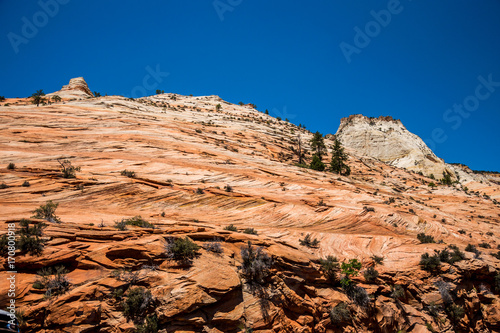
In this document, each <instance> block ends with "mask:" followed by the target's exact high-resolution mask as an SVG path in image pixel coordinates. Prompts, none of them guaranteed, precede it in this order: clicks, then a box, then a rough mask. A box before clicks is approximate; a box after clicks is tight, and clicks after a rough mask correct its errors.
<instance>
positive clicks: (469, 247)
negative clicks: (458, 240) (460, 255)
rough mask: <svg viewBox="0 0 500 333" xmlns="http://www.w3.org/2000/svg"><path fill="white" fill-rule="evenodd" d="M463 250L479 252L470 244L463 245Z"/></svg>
mask: <svg viewBox="0 0 500 333" xmlns="http://www.w3.org/2000/svg"><path fill="white" fill-rule="evenodd" d="M465 251H467V252H472V253H475V254H479V250H478V249H477V248H476V247H475V246H474V245H472V244H467V246H466V247H465Z"/></svg>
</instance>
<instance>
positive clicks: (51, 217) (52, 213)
mask: <svg viewBox="0 0 500 333" xmlns="http://www.w3.org/2000/svg"><path fill="white" fill-rule="evenodd" d="M57 206H59V204H58V203H53V202H52V200H49V201H47V202H46V203H45V205H41V206H40V207H39V208H37V209H35V210H34V211H33V214H34V215H33V218H36V219H44V220H47V221H49V222H57V223H60V222H61V220H60V219H59V218H58V217H57V216H56V209H57Z"/></svg>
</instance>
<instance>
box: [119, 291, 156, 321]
mask: <svg viewBox="0 0 500 333" xmlns="http://www.w3.org/2000/svg"><path fill="white" fill-rule="evenodd" d="M153 303H154V301H153V296H152V295H151V292H150V291H149V290H146V289H145V288H142V287H134V288H131V289H129V291H128V293H127V298H126V299H125V301H124V302H123V303H122V307H123V315H124V316H125V317H126V318H127V320H133V321H134V322H136V321H141V320H143V318H144V317H145V315H146V313H147V311H148V310H149V309H150V307H152V306H153Z"/></svg>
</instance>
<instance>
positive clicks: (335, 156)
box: [330, 139, 351, 176]
mask: <svg viewBox="0 0 500 333" xmlns="http://www.w3.org/2000/svg"><path fill="white" fill-rule="evenodd" d="M346 161H347V154H346V153H345V152H344V147H342V145H341V144H340V142H339V140H337V139H335V143H334V145H333V147H332V160H331V162H330V171H332V172H335V173H338V174H341V175H344V176H348V175H350V174H351V168H350V167H349V166H348V165H347V164H345V162H346Z"/></svg>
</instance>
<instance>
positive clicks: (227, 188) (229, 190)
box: [224, 184, 233, 192]
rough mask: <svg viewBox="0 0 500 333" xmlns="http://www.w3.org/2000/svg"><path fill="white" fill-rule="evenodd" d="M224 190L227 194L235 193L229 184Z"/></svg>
mask: <svg viewBox="0 0 500 333" xmlns="http://www.w3.org/2000/svg"><path fill="white" fill-rule="evenodd" d="M224 190H225V191H226V192H233V188H232V187H231V185H229V184H227V185H226V186H224Z"/></svg>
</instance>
